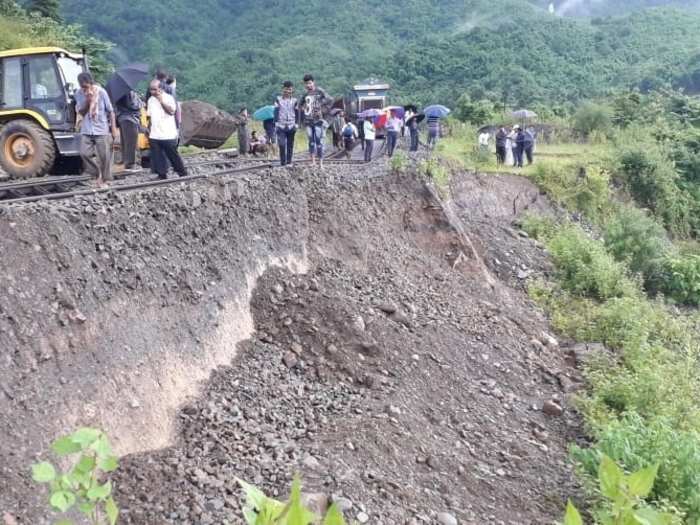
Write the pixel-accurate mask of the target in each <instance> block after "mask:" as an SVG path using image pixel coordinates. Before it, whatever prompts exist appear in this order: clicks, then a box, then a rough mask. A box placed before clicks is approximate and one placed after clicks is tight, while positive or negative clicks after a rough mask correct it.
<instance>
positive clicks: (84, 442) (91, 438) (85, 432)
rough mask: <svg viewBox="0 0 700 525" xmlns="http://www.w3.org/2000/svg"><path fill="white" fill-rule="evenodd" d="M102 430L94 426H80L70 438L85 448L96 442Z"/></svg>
mask: <svg viewBox="0 0 700 525" xmlns="http://www.w3.org/2000/svg"><path fill="white" fill-rule="evenodd" d="M100 434H101V432H100V431H99V430H97V429H94V428H86V427H84V428H79V429H78V430H76V431H75V432H73V434H72V435H71V436H70V439H71V440H72V441H73V442H74V443H77V444H79V445H81V446H82V447H83V448H85V447H88V446H90V445H91V444H92V443H94V442H95V441H96V440H97V438H99V437H100Z"/></svg>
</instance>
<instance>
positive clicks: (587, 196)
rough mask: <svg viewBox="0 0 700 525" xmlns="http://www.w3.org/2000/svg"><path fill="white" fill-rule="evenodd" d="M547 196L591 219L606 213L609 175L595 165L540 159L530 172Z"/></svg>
mask: <svg viewBox="0 0 700 525" xmlns="http://www.w3.org/2000/svg"><path fill="white" fill-rule="evenodd" d="M530 176H531V177H532V179H533V180H534V181H535V183H536V184H537V185H538V186H540V187H541V188H543V189H544V190H545V191H546V192H547V193H548V194H549V195H550V197H551V198H552V199H553V200H554V201H556V202H558V203H560V204H562V205H563V206H565V207H566V208H568V209H570V210H572V211H578V212H581V213H583V214H584V215H586V216H587V217H588V218H590V219H591V220H595V219H597V218H600V217H601V216H603V215H605V214H607V210H608V207H609V206H610V188H609V182H610V177H609V174H608V172H607V171H605V170H602V169H600V168H598V167H596V166H582V165H580V164H566V165H563V166H562V165H561V164H556V163H550V162H539V163H537V165H535V167H534V169H533V170H532V173H531V175H530Z"/></svg>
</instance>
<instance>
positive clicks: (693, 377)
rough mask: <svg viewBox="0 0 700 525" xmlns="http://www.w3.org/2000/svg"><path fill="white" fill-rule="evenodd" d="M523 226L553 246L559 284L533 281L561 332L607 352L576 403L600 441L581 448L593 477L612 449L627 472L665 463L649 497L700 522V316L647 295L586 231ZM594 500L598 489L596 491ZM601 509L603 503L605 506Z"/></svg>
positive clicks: (577, 453)
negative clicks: (675, 309) (682, 312)
mask: <svg viewBox="0 0 700 525" xmlns="http://www.w3.org/2000/svg"><path fill="white" fill-rule="evenodd" d="M523 227H524V228H525V229H526V231H528V232H529V233H530V234H531V235H533V236H534V237H536V238H539V239H540V240H542V241H544V242H545V243H546V244H547V247H548V248H549V250H550V251H551V252H552V256H553V258H554V261H555V264H556V269H557V272H556V278H555V282H554V283H549V284H548V283H542V282H539V283H535V284H534V285H532V287H531V290H530V292H531V295H532V296H533V298H535V300H536V301H537V302H538V303H539V304H540V305H541V306H543V307H544V308H545V309H546V310H547V311H548V312H549V313H550V315H551V318H552V322H553V324H554V326H555V327H556V329H557V330H558V331H559V332H560V333H562V334H564V335H566V336H568V337H570V338H572V339H574V340H577V341H581V342H591V341H595V342H601V343H603V344H604V345H605V346H606V347H607V348H608V349H609V350H610V352H609V353H602V354H600V355H597V356H594V357H593V358H592V359H590V360H588V361H587V363H586V365H585V367H584V375H585V378H586V381H587V384H588V389H587V391H586V392H585V393H584V394H582V395H580V396H579V398H578V400H577V404H578V407H579V409H580V411H581V413H582V414H583V416H584V420H585V424H586V428H587V430H588V432H589V434H590V436H591V437H592V438H593V444H592V445H591V446H590V447H588V448H585V449H583V448H577V447H574V448H573V451H572V457H573V458H574V459H575V460H576V461H577V462H578V464H579V467H580V471H581V473H582V475H583V476H584V478H585V479H586V481H587V483H586V486H589V487H593V486H595V483H594V480H595V478H596V475H597V469H598V465H599V462H600V459H601V457H603V455H607V456H609V457H610V458H612V459H613V460H614V461H615V462H617V463H619V464H620V465H622V466H623V467H624V469H625V470H627V471H628V472H633V471H636V470H638V469H640V468H643V467H647V466H649V465H652V464H658V465H659V471H658V477H657V480H656V483H655V484H654V490H653V492H652V493H651V494H650V495H649V496H648V498H647V500H648V501H649V502H650V503H652V504H653V505H655V506H656V507H658V508H659V509H661V510H665V511H669V510H670V511H672V513H673V514H674V515H675V516H676V517H677V518H678V520H679V521H678V522H679V523H680V522H682V523H692V524H696V522H697V519H699V518H700V492H699V491H698V486H700V485H698V481H700V453H699V451H700V336H699V335H698V318H697V315H696V316H680V315H677V314H674V313H673V311H672V310H671V309H670V308H669V307H668V306H667V305H666V304H664V303H663V302H662V301H660V300H652V299H649V298H648V297H647V295H646V294H645V293H644V290H643V288H642V283H641V280H640V279H636V278H634V277H633V272H632V271H631V269H630V266H629V261H620V260H617V259H616V257H614V256H613V254H612V253H611V252H610V251H609V250H608V249H607V248H606V245H605V243H604V241H602V240H594V239H591V238H590V237H589V236H588V235H587V234H586V233H585V232H584V231H583V230H582V229H581V228H580V227H578V226H576V225H572V224H565V225H555V224H553V223H552V222H551V221H549V220H546V219H539V218H528V219H527V220H526V221H524V223H523ZM591 497H592V498H593V499H594V500H595V501H599V502H600V501H601V500H599V499H598V494H597V493H595V492H592V493H591ZM599 504H601V505H602V503H599Z"/></svg>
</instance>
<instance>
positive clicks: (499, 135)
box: [478, 124, 535, 168]
mask: <svg viewBox="0 0 700 525" xmlns="http://www.w3.org/2000/svg"><path fill="white" fill-rule="evenodd" d="M478 141H479V149H480V150H481V151H483V152H488V151H489V143H490V141H491V134H490V133H489V132H488V131H487V130H483V131H482V132H481V133H480V134H479V138H478ZM534 149H535V131H534V129H532V128H527V129H523V128H522V127H521V126H520V125H519V124H516V125H515V126H513V127H512V128H511V129H508V128H506V127H503V126H502V127H501V128H499V129H498V131H497V132H496V162H497V164H499V165H507V166H514V167H517V168H522V167H523V165H524V161H525V160H527V163H528V165H529V164H532V163H533V160H534Z"/></svg>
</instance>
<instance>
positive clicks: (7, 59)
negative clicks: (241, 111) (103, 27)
mask: <svg viewBox="0 0 700 525" xmlns="http://www.w3.org/2000/svg"><path fill="white" fill-rule="evenodd" d="M83 71H88V64H87V60H86V57H85V56H84V55H83V54H76V53H71V52H69V51H66V50H65V49H60V48H58V47H33V48H25V49H14V50H9V51H0V168H2V171H4V172H6V173H7V174H8V175H9V176H10V178H12V179H26V178H31V177H41V176H43V175H47V174H49V173H51V172H52V170H53V169H54V167H55V166H56V165H57V164H58V163H60V162H61V161H65V160H70V159H71V158H72V159H76V160H77V159H78V158H79V156H80V135H79V133H77V132H76V129H75V124H76V111H75V101H74V97H73V96H74V94H75V92H76V90H78V89H79V85H78V75H79V74H80V73H82V72H83ZM236 126H237V121H236V120H235V119H234V118H233V117H232V116H231V115H229V114H228V113H225V112H223V111H219V110H217V109H216V108H215V107H213V106H211V105H209V104H205V103H202V102H198V101H192V102H184V103H183V122H182V129H181V144H182V145H194V146H199V147H203V148H207V149H210V148H217V147H219V146H221V145H222V144H223V143H224V142H225V141H226V139H228V137H229V136H230V135H231V134H232V133H233V131H235V129H236ZM140 139H141V140H140V142H143V143H145V142H146V141H144V140H143V137H140ZM140 145H141V146H142V147H147V144H145V145H144V144H140ZM145 156H146V155H145V154H144V157H145Z"/></svg>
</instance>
